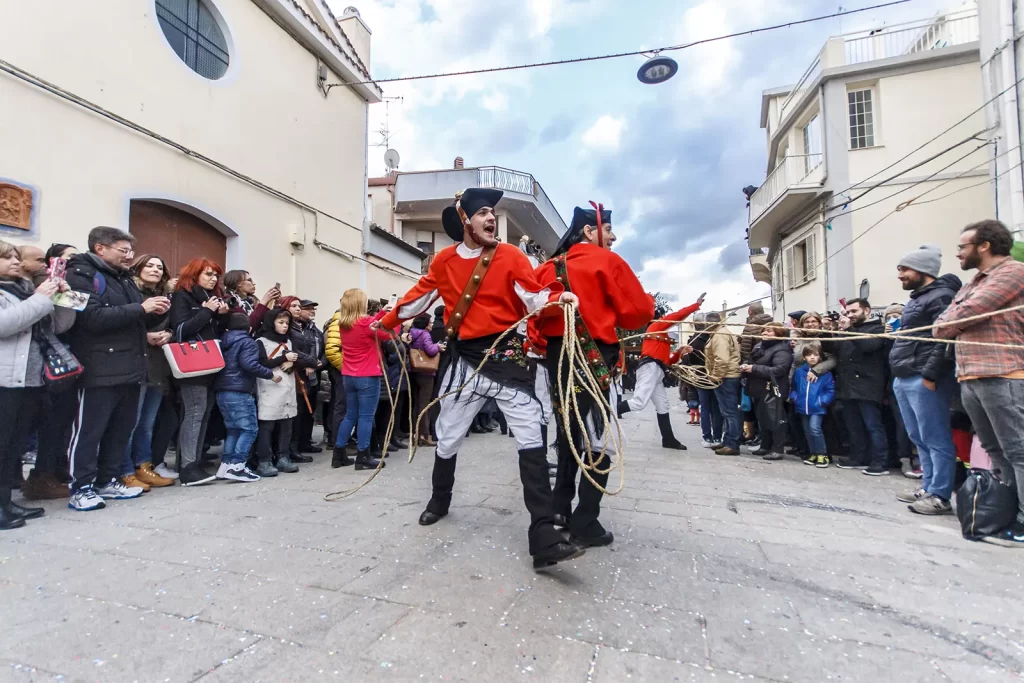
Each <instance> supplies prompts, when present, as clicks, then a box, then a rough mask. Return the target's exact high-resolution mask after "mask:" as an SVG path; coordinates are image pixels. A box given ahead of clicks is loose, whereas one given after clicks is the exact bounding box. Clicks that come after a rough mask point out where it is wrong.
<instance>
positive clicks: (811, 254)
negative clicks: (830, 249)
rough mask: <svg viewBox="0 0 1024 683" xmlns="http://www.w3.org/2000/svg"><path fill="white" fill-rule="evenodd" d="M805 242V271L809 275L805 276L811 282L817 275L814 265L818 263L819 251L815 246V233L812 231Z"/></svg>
mask: <svg viewBox="0 0 1024 683" xmlns="http://www.w3.org/2000/svg"><path fill="white" fill-rule="evenodd" d="M805 244H806V249H805V250H804V256H805V259H806V268H805V272H806V273H807V277H806V278H805V280H806V281H807V282H810V281H811V280H813V279H814V276H815V273H814V266H815V264H816V262H817V260H818V252H817V251H816V250H815V248H814V233H811V234H810V235H808V236H807V240H806V242H805Z"/></svg>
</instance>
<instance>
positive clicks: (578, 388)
mask: <svg viewBox="0 0 1024 683" xmlns="http://www.w3.org/2000/svg"><path fill="white" fill-rule="evenodd" d="M550 306H561V307H562V314H563V322H564V329H565V332H564V337H563V339H564V343H563V344H562V350H561V353H560V355H559V359H558V379H557V381H556V388H557V390H558V397H559V405H560V410H559V414H560V415H561V418H562V427H563V428H564V429H565V430H566V432H565V433H566V434H571V433H572V432H571V430H570V426H571V423H570V416H574V417H575V418H576V420H577V423H578V424H579V425H580V432H581V434H582V436H583V442H584V446H585V450H586V454H587V455H586V460H584V458H583V457H582V456H581V455H580V454H579V452H578V451H577V449H576V446H575V444H574V443H573V440H572V439H571V438H570V439H568V442H569V450H570V452H571V453H572V456H573V458H574V459H575V460H576V464H577V466H578V467H579V469H580V471H581V472H582V473H583V476H585V477H586V478H587V479H588V480H589V481H590V483H591V484H592V485H593V486H594V487H595V488H596V489H598V490H599V491H601V492H602V493H604V494H607V495H612V496H614V495H617V494H618V493H620V492H621V491H622V490H623V488H624V486H625V458H624V449H623V447H622V444H623V434H622V428H621V426H620V425H619V422H618V419H617V417H615V412H614V411H615V410H616V408H615V407H613V406H611V405H610V404H609V402H608V400H607V399H606V398H605V397H604V392H603V391H602V390H601V386H600V383H599V382H598V380H597V378H596V377H594V375H593V372H592V371H591V370H590V366H589V365H588V364H587V362H586V354H585V353H584V351H583V347H582V345H581V344H580V341H579V339H578V338H577V336H576V325H575V315H576V305H575V304H572V303H561V302H552V303H547V304H545V305H544V306H542V307H540V308H538V309H537V310H536V311H533V312H532V313H529V314H527V315H525V316H523V317H522V318H520V319H519V320H518V321H516V322H515V323H513V324H512V325H510V326H509V327H508V328H507V329H506V330H505V331H504V332H502V333H501V334H500V335H498V337H497V338H496V339H495V340H494V343H492V344H491V347H490V348H489V349H488V350H487V352H486V353H485V354H484V357H483V359H482V360H481V361H480V363H479V364H478V365H477V367H476V369H475V370H474V371H473V374H471V375H470V376H469V377H468V378H467V379H466V381H465V382H464V383H463V384H462V385H461V386H460V387H458V388H456V389H453V390H451V391H448V392H446V393H444V394H441V395H439V396H438V397H437V398H435V399H434V400H432V401H430V403H428V404H427V405H426V407H424V409H423V410H422V411H421V412H420V414H419V415H418V416H417V417H416V421H415V426H414V427H413V429H412V433H411V434H410V435H409V462H412V460H413V458H414V457H415V456H416V451H417V450H418V448H419V433H420V423H421V422H422V421H423V416H424V415H427V414H428V413H429V412H430V409H431V408H432V407H433V406H434V405H436V404H438V403H440V402H441V400H442V399H444V398H447V397H448V396H452V395H455V394H459V393H460V392H461V391H463V390H464V389H466V388H467V387H468V386H469V385H470V384H471V383H472V382H473V380H474V379H475V378H476V376H477V375H479V374H480V371H481V370H482V369H483V366H484V364H485V363H487V361H488V360H490V359H491V358H492V354H493V352H494V349H495V348H497V346H498V344H499V343H501V341H502V340H503V339H504V338H505V337H506V336H508V335H509V334H510V333H511V332H513V331H514V330H516V329H517V328H519V326H520V325H522V324H523V323H525V322H527V321H528V320H529V319H530V318H532V317H534V316H535V315H538V314H540V313H541V312H542V311H543V310H544V309H546V308H548V307H550ZM1020 310H1024V305H1021V306H1015V307H1012V308H1008V309H1004V310H999V311H989V312H988V313H981V314H978V315H975V316H970V317H968V318H963V319H961V320H956V321H950V322H944V323H935V324H934V325H926V326H921V327H917V328H909V329H903V330H899V331H898V332H893V333H882V334H869V333H862V332H850V331H847V330H823V331H822V332H824V333H825V334H828V335H832V336H833V338H834V337H836V336H838V337H845V338H847V339H849V340H851V341H855V340H860V339H879V338H880V339H907V338H910V339H913V340H914V341H916V342H925V343H928V342H932V343H944V344H963V345H971V346H988V347H995V348H1011V349H1020V348H1024V345H1022V344H1003V343H999V342H968V341H958V340H955V339H936V338H934V337H915V336H913V334H914V333H917V332H926V331H931V330H932V329H933V328H935V327H946V326H951V325H963V324H964V323H968V322H976V321H978V320H984V319H987V318H991V317H994V316H996V315H1002V314H1006V313H1012V312H1015V311H1020ZM651 322H652V323H653V322H665V323H672V324H681V321H678V320H653V321H651ZM688 324H689V325H693V323H692V322H690V323H688ZM747 325H748V323H727V322H717V323H710V326H711V327H712V328H714V329H709V330H701V331H700V333H701V334H708V335H717V334H729V335H732V336H734V337H741V338H747V339H761V340H763V339H779V337H774V336H768V335H759V334H736V333H733V332H731V331H729V330H723V329H721V328H723V327H727V326H733V327H736V326H744V327H746V326H747ZM762 327H763V326H762ZM655 334H658V335H662V334H664V333H663V332H656V333H655V332H643V333H640V334H634V335H630V336H628V337H623V338H621V339H620V340H619V341H620V342H626V341H629V340H631V339H640V338H646V337H648V336H654V335H655ZM804 339H808V340H820V339H828V337H825V336H821V337H804ZM377 356H378V359H379V360H380V362H381V367H382V368H383V367H384V361H383V355H382V353H381V350H380V345H379V344H378V345H377ZM399 363H400V365H401V371H400V375H399V386H401V384H402V381H403V380H405V381H406V382H408V381H409V373H408V368H407V366H406V363H405V359H404V358H402V356H401V354H399ZM563 363H567V367H568V371H567V372H563V371H562V370H563ZM669 372H670V373H671V374H673V375H675V376H676V377H678V378H679V379H680V380H681V381H685V382H686V383H688V384H691V385H693V386H695V387H697V388H700V389H714V388H716V387H717V386H719V385H720V384H721V378H718V377H714V376H712V375H710V374H708V372H707V371H706V370H704V369H703V368H700V367H699V366H686V365H673V366H670V368H669ZM563 377H564V381H563ZM384 384H385V387H386V388H387V390H388V400H389V402H390V404H391V416H390V418H389V420H388V426H387V430H386V433H385V439H384V441H383V442H382V443H383V448H382V453H381V456H382V457H381V459H380V462H379V463H378V464H377V468H376V469H374V471H373V472H372V473H371V474H370V476H369V478H367V479H366V481H364V482H363V483H361V484H359V485H358V486H356V487H353V488H351V489H346V490H343V491H336V492H332V493H328V494H327V495H325V496H324V500H326V501H329V502H333V501H337V500H342V499H344V498H348V497H349V496H351V495H353V494H355V493H356V492H358V491H360V490H361V489H362V488H364V487H365V486H366V485H368V484H369V483H370V482H371V481H373V480H374V478H376V476H377V475H378V474H379V473H380V470H381V469H382V468H383V467H384V458H383V456H384V454H385V453H386V449H387V445H388V444H390V442H391V435H392V432H393V430H394V424H395V413H396V404H395V398H394V395H393V394H392V392H391V386H390V383H389V382H388V379H387V375H386V374H385V375H384ZM584 391H585V392H587V393H588V394H590V396H591V398H592V399H593V405H594V407H593V409H592V411H591V414H592V415H593V414H594V413H595V412H596V414H597V416H598V417H600V419H601V423H602V426H603V428H604V431H603V432H602V433H603V434H610V433H611V431H610V428H611V427H613V426H614V428H615V433H614V446H615V453H616V456H617V457H616V458H615V462H614V463H613V464H612V465H611V466H610V467H609V468H608V469H600V468H599V467H598V466H597V463H595V461H594V453H593V449H592V448H591V442H590V437H589V434H588V432H587V429H586V424H585V421H584V420H583V417H582V415H581V413H580V411H579V404H578V402H577V400H576V394H577V392H584ZM409 422H410V425H412V423H413V421H412V404H411V403H410V405H409ZM595 423H596V420H595ZM603 441H604V443H603V444H602V447H601V451H600V454H599V455H600V456H601V457H600V458H599V459H598V462H602V461H603V460H604V457H605V455H606V452H607V450H608V439H607V438H606V439H604V440H603ZM615 470H619V471H620V475H619V485H618V487H617V488H616V489H615V490H610V489H608V488H606V487H604V486H601V485H600V484H598V483H597V482H596V481H595V480H594V478H593V476H592V474H591V473H592V472H596V473H598V474H601V475H604V474H610V473H611V472H613V471H615Z"/></svg>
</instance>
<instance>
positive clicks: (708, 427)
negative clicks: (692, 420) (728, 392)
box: [697, 389, 722, 443]
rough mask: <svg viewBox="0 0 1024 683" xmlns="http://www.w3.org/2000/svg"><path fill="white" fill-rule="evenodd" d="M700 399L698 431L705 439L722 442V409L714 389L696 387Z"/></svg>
mask: <svg viewBox="0 0 1024 683" xmlns="http://www.w3.org/2000/svg"><path fill="white" fill-rule="evenodd" d="M697 397H698V398H699V399H700V431H701V435H702V436H703V437H704V440H705V441H711V442H712V443H721V442H722V411H721V410H720V409H719V407H718V400H717V399H716V398H715V390H714V389H698V390H697Z"/></svg>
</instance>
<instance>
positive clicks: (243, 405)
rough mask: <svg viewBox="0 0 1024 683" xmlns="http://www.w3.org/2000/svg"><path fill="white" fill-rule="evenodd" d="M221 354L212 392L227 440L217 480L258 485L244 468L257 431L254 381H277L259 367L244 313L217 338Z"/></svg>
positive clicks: (231, 319) (233, 317) (256, 347)
mask: <svg viewBox="0 0 1024 683" xmlns="http://www.w3.org/2000/svg"><path fill="white" fill-rule="evenodd" d="M221 352H222V353H223V354H224V369H223V370H221V371H220V373H219V374H218V375H217V379H216V380H215V382H214V389H215V390H216V392H217V407H218V408H220V414H221V416H223V418H224V427H225V428H226V430H227V438H226V439H224V454H223V455H222V456H221V465H220V469H218V470H217V478H218V479H230V480H233V481H259V480H260V477H259V476H258V475H257V474H255V473H254V472H253V471H252V470H250V469H249V468H248V467H247V466H246V461H247V460H248V459H249V452H250V451H251V450H252V445H253V443H254V442H255V441H256V435H257V429H258V423H257V421H256V379H257V378H260V379H269V380H274V381H275V382H280V381H281V379H280V378H279V377H274V371H273V370H271V369H270V368H268V367H264V366H263V365H262V364H261V363H260V346H259V342H257V341H256V340H255V339H253V338H252V337H251V336H249V318H248V317H247V316H246V315H245V314H244V313H238V312H236V313H232V314H231V315H230V316H228V331H227V332H225V333H224V336H223V337H222V338H221Z"/></svg>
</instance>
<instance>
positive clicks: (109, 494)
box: [96, 479, 143, 500]
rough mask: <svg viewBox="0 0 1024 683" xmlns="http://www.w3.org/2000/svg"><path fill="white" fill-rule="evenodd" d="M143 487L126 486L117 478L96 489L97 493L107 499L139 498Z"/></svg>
mask: <svg viewBox="0 0 1024 683" xmlns="http://www.w3.org/2000/svg"><path fill="white" fill-rule="evenodd" d="M142 494H143V489H142V488H140V487H138V486H125V485H124V484H122V483H121V482H119V481H117V480H116V479H115V480H113V481H111V482H108V483H107V484H104V485H103V486H101V487H99V488H98V489H96V495H98V496H99V497H100V498H104V499H106V500H129V499H131V498H138V497H139V496H141V495H142Z"/></svg>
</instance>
